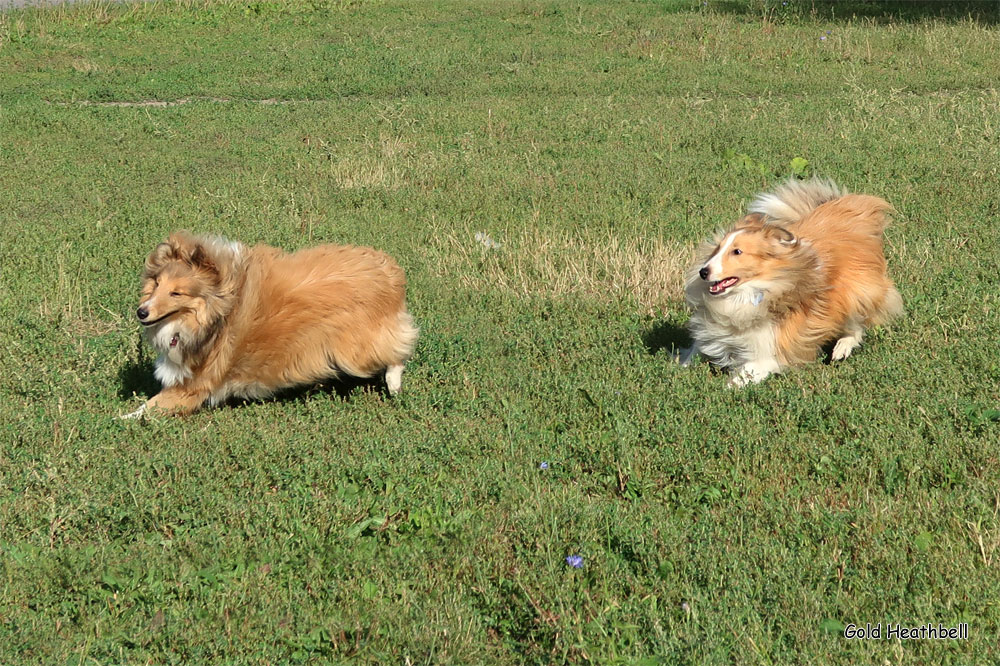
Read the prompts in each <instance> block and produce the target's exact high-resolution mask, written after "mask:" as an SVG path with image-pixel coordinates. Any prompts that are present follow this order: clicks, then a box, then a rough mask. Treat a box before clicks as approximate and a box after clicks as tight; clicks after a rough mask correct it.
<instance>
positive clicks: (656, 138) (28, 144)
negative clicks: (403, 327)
mask: <svg viewBox="0 0 1000 666" xmlns="http://www.w3.org/2000/svg"><path fill="white" fill-rule="evenodd" d="M996 14H997V10H996V5H995V3H993V4H991V3H981V4H978V3H968V4H966V5H960V6H959V8H958V9H955V8H954V6H953V5H948V6H947V7H943V6H942V5H940V4H935V3H930V4H922V5H912V4H902V5H901V4H898V3H897V4H894V3H876V2H853V3H846V4H839V5H837V4H834V5H831V4H824V3H806V2H801V1H800V0H790V1H789V3H788V5H783V4H782V3H780V2H768V1H764V0H754V1H753V2H748V3H746V4H739V3H722V2H715V0H710V1H709V2H708V4H707V5H703V4H702V3H700V2H667V1H664V2H630V3H605V2H589V1H585V2H576V3H557V2H534V1H530V0H525V1H524V2H509V3H507V2H505V3H447V2H413V3H411V2H405V3H402V2H377V1H374V2H323V1H317V2H313V3H294V4H293V3H285V2H243V3H239V2H209V3H202V2H193V1H190V2H177V3H168V2H163V3H153V4H142V5H125V6H118V5H113V4H86V5H81V6H75V7H59V8H52V9H47V10H26V11H12V12H7V13H4V14H0V342H2V346H3V350H4V354H2V355H0V553H2V557H0V662H2V663H15V662H16V663H45V664H54V663H57V664H63V663H73V664H88V663H100V664H113V663H114V664H118V663H208V662H211V663H260V664H264V663H330V662H341V661H347V660H349V659H351V660H355V661H359V662H362V663H402V664H418V663H435V664H437V663H454V664H471V663H499V664H522V663H537V664H542V663H546V664H547V663H565V662H569V663H582V662H594V663H602V664H606V663H623V664H632V663H637V664H653V663H670V664H672V663H718V664H730V663H741V664H742V663H746V664H758V663H761V664H783V663H844V664H847V663H892V664H897V663H905V664H922V663H952V664H966V663H976V662H978V663H995V662H996V661H997V660H998V659H1000V651H998V645H997V640H996V637H997V635H998V632H1000V607H998V601H997V600H998V599H1000V577H998V576H997V567H998V566H1000V518H998V513H1000V459H998V441H1000V423H997V422H996V421H995V420H991V417H992V416H995V413H993V412H991V411H990V410H995V409H996V408H997V407H998V405H1000V358H998V355H997V340H998V339H1000V296H998V292H997V275H998V273H1000V252H998V251H997V241H996V226H997V219H998V201H1000V178H998V171H997V170H998V164H1000V136H998V127H1000V122H998V119H1000V93H998V90H997V87H996V81H997V79H996V62H997V61H998V58H1000V35H998V32H997V28H996V20H997V16H996ZM828 31H829V32H828ZM823 37H825V38H826V39H823ZM121 102H128V103H131V104H128V105H121V104H117V103H121ZM154 102H156V103H159V102H175V104H172V105H166V106H165V105H162V104H152V103H154ZM136 103H142V104H136ZM796 158H803V159H805V160H807V161H808V166H807V167H805V170H804V171H805V173H809V174H813V173H815V174H820V175H826V176H832V177H834V178H836V179H837V180H838V181H840V182H841V183H842V184H844V185H845V186H847V187H848V188H850V189H851V190H854V191H860V192H865V193H871V194H876V195H879V196H882V197H884V198H886V199H887V200H888V201H890V202H891V203H893V204H894V205H895V207H896V209H897V214H896V223H895V224H894V226H893V227H891V228H890V230H889V231H888V241H887V254H888V257H889V265H890V273H891V275H892V277H893V278H894V279H895V280H896V282H897V284H898V286H899V289H900V291H901V293H902V294H903V298H904V301H905V304H906V315H905V316H904V317H903V318H902V319H901V320H900V321H898V322H897V323H895V324H894V325H892V326H891V327H888V328H885V329H881V330H877V331H874V332H873V333H872V334H871V335H870V336H869V337H868V338H867V339H866V344H865V345H864V346H863V347H862V348H861V349H860V350H859V351H858V352H857V353H856V354H855V356H853V357H851V358H850V359H849V360H848V361H847V362H845V363H843V364H838V365H828V364H824V363H817V364H814V365H811V366H808V367H806V368H803V369H799V370H795V371H792V372H788V373H787V374H785V375H783V376H779V377H775V378H773V379H770V380H768V381H767V382H766V383H764V384H762V385H760V386H754V387H750V388H748V389H746V390H743V391H733V390H729V389H727V388H726V386H725V383H726V380H725V377H723V376H720V375H719V374H717V373H715V372H713V371H712V369H711V368H710V367H709V366H707V365H705V364H702V365H698V366H696V367H693V368H690V369H682V368H680V367H678V366H677V365H675V364H674V363H673V362H672V361H671V356H670V349H671V346H672V345H674V344H677V343H683V342H684V341H685V338H686V335H685V333H684V324H685V322H686V320H687V313H686V311H685V307H684V305H683V303H682V301H681V299H680V295H679V289H678V287H679V283H680V272H681V271H682V270H683V268H684V266H685V265H686V263H687V262H688V261H689V260H690V258H691V256H692V248H693V247H694V245H695V244H696V243H697V242H698V241H699V240H701V239H703V238H704V237H706V236H708V235H709V234H710V233H711V231H712V230H713V229H715V228H716V227H719V226H723V225H726V224H728V223H730V222H731V221H732V220H734V219H735V217H736V216H737V215H738V214H739V212H740V211H741V210H742V207H743V206H745V204H746V202H747V200H748V199H749V198H750V197H751V196H752V195H753V194H754V193H755V192H756V191H758V190H760V189H761V188H764V187H767V186H770V185H771V184H773V183H774V182H775V181H777V180H778V179H780V178H782V177H785V176H786V175H788V173H789V172H790V170H791V166H790V165H791V164H792V160H794V159H796ZM796 164H797V165H799V166H801V162H797V163H796ZM179 227H184V228H188V229H192V230H195V231H213V232H218V233H222V234H224V235H228V236H231V237H233V238H238V239H241V240H243V241H245V242H249V243H256V242H264V243H270V244H273V245H278V246H281V247H284V248H287V249H294V248H299V247H303V246H307V245H310V244H315V243H319V242H339V243H356V244H370V245H375V246H378V247H380V248H383V249H385V250H386V251H388V252H390V253H392V254H393V255H394V256H395V257H397V258H398V260H399V262H400V264H401V265H402V266H403V267H404V268H405V269H406V271H407V274H408V278H409V302H410V306H411V311H412V312H413V314H414V315H415V317H416V318H417V320H418V322H419V324H420V326H421V329H422V335H421V339H420V342H419V343H418V348H417V352H416V356H415V358H414V359H413V362H412V363H411V364H410V366H409V368H408V371H407V373H406V374H405V375H404V393H403V394H402V395H401V396H400V397H399V398H397V399H392V400H390V399H387V398H384V397H383V396H382V394H381V393H379V392H378V391H375V390H370V389H365V388H363V387H362V388H357V389H354V390H353V391H351V392H350V393H349V395H348V396H346V397H342V396H340V395H338V393H336V392H332V391H328V390H318V389H310V390H306V391H301V392H294V393H291V394H290V395H287V396H284V397H282V398H281V399H279V400H272V401H266V402H257V403H249V404H237V405H231V406H226V407H223V408H220V409H213V410H206V411H204V412H200V413H198V414H196V415H194V416H191V417H189V418H184V419H160V420H155V421H150V422H140V423H135V422H126V421H120V420H117V419H116V416H117V415H118V414H120V413H124V412H126V411H131V410H132V409H134V408H135V407H136V406H137V405H138V403H139V402H140V400H141V399H142V398H143V397H146V396H148V395H149V394H150V393H151V392H153V391H155V390H156V389H157V386H156V383H155V380H153V379H152V373H151V360H152V354H151V353H150V351H149V350H148V349H146V348H144V347H143V345H142V344H141V341H140V339H139V332H138V326H137V325H136V323H135V322H134V320H133V318H132V315H131V313H132V311H133V309H134V308H135V306H136V299H137V296H138V273H139V271H140V268H141V265H142V261H143V258H144V257H145V255H146V253H147V252H148V251H149V250H150V248H151V247H153V245H154V244H155V243H156V242H158V241H159V240H161V239H162V238H163V237H164V236H165V235H166V234H167V233H168V232H169V231H170V230H172V229H175V228H179ZM479 231H482V232H486V233H488V234H489V235H490V236H491V237H492V238H494V239H495V240H496V241H498V242H499V243H501V245H502V246H501V247H500V248H499V249H494V250H488V249H486V248H484V247H483V246H481V245H480V244H478V243H477V242H476V240H475V238H474V236H475V234H476V232H479ZM543 461H544V462H547V463H548V469H545V470H543V469H540V468H539V465H540V463H542V462H543ZM571 554H581V555H582V556H583V557H584V566H583V568H581V569H572V568H570V567H569V566H567V564H566V563H565V557H566V556H567V555H571ZM852 622H854V623H861V624H864V623H866V622H873V623H875V622H883V623H885V622H901V623H904V624H907V625H917V624H922V623H928V622H933V623H938V622H941V623H944V624H945V625H951V624H955V623H958V622H968V624H969V634H970V638H969V640H968V641H961V642H959V641H907V642H902V643H900V642H897V641H886V640H883V641H868V642H860V641H847V640H845V639H844V638H843V637H842V636H841V635H840V633H839V632H840V631H842V627H843V625H845V624H847V623H852Z"/></svg>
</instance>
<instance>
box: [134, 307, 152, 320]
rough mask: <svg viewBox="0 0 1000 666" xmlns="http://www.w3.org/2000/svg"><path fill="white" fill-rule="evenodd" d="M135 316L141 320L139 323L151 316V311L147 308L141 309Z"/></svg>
mask: <svg viewBox="0 0 1000 666" xmlns="http://www.w3.org/2000/svg"><path fill="white" fill-rule="evenodd" d="M135 316H136V317H138V318H139V321H142V320H143V319H145V318H146V317H148V316H149V310H147V309H146V308H139V309H138V310H136V311H135Z"/></svg>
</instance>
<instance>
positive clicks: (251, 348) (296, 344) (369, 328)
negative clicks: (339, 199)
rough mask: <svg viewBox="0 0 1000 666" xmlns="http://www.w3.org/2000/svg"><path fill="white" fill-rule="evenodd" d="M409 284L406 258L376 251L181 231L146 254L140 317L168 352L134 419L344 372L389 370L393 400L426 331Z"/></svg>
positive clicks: (261, 394) (387, 377)
mask: <svg viewBox="0 0 1000 666" xmlns="http://www.w3.org/2000/svg"><path fill="white" fill-rule="evenodd" d="M405 285H406V280H405V278H404V276H403V271H402V269H400V267H399V266H398V265H397V264H396V262H395V261H393V260H392V258H390V257H389V256H387V255H385V254H382V253H381V252H378V251H377V250H373V249H371V248H365V247H352V246H338V245H322V246H320V247H314V248H310V249H306V250H301V251H299V252H296V253H294V254H286V253H284V252H282V251H281V250H278V249H276V248H273V247H268V246H266V245H257V246H256V247H246V246H245V245H243V244H241V243H236V242H231V241H228V240H226V239H223V238H219V237H217V236H193V235H191V234H188V233H187V232H183V231H182V232H176V233H173V234H171V235H170V237H169V238H168V239H167V241H166V242H165V243H161V244H159V245H157V246H156V248H155V249H154V250H153V252H152V253H151V254H150V255H149V257H148V258H147V259H146V266H145V270H144V271H143V273H142V297H141V298H142V300H141V303H140V304H139V308H138V310H136V317H137V318H138V319H139V323H140V324H142V326H143V329H144V331H145V334H146V338H147V339H148V340H149V342H150V344H151V345H152V346H153V347H154V348H155V349H156V350H157V351H158V352H160V357H159V358H158V359H157V360H156V370H155V375H156V378H157V379H158V380H159V381H160V383H161V384H162V385H163V390H162V391H160V393H158V394H157V395H155V396H154V397H153V398H151V399H150V400H149V401H147V402H146V403H145V404H144V405H143V406H142V407H140V408H139V410H138V411H136V412H134V413H132V414H129V416H131V417H138V416H141V415H142V414H143V413H144V412H146V411H149V410H154V409H155V410H162V411H165V412H169V413H174V414H185V413H189V412H192V411H194V410H196V409H198V408H199V407H200V406H201V405H203V404H205V403H206V402H207V403H209V404H213V405H214V404H218V403H220V402H223V401H225V400H226V399H227V398H230V397H237V398H263V397H267V396H269V395H271V394H273V393H275V392H276V391H279V390H281V389H285V388H290V387H294V386H299V385H303V384H310V383H314V382H318V381H322V380H324V379H328V378H331V377H335V376H337V375H338V374H340V373H341V372H343V373H346V374H348V375H353V376H355V377H371V376H373V375H375V374H376V373H381V372H384V373H385V383H386V387H387V388H388V390H389V393H390V394H395V393H397V392H398V391H399V389H400V384H401V378H402V374H403V365H404V364H405V363H406V361H407V360H408V359H409V358H410V355H411V354H412V352H413V346H414V344H415V343H416V340H417V332H418V331H417V329H416V327H415V326H414V325H413V319H412V318H411V317H410V315H409V313H408V312H407V311H406V303H405V296H406V294H405Z"/></svg>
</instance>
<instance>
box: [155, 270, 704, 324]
mask: <svg viewBox="0 0 1000 666" xmlns="http://www.w3.org/2000/svg"><path fill="white" fill-rule="evenodd" d="M698 275H700V276H701V279H702V280H707V279H708V266H705V267H704V268H702V269H701V270H700V271H698ZM139 319H142V317H139Z"/></svg>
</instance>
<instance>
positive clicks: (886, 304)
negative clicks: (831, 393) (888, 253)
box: [680, 179, 903, 386]
mask: <svg viewBox="0 0 1000 666" xmlns="http://www.w3.org/2000/svg"><path fill="white" fill-rule="evenodd" d="M890 208H891V207H890V206H889V204H888V203H886V202H885V201H883V200H882V199H879V198H877V197H873V196H865V195H858V194H847V193H845V192H844V191H842V190H841V189H840V188H839V187H838V186H837V185H836V184H835V183H833V182H832V181H829V180H820V179H813V180H810V181H804V182H803V181H797V180H794V179H792V180H789V181H787V182H785V183H784V184H782V185H780V186H779V187H777V188H776V189H775V190H774V191H773V192H770V193H764V194H761V195H759V196H758V197H757V199H756V200H754V202H753V203H752V204H750V208H749V213H748V214H747V215H746V216H745V217H743V219H741V220H740V221H739V222H737V223H736V225H735V226H734V227H733V228H732V229H730V230H729V231H727V232H725V233H723V234H719V235H718V236H717V237H716V238H715V240H713V241H712V242H711V243H708V244H706V245H705V246H704V248H703V253H702V255H701V258H700V259H699V260H698V261H697V263H695V265H694V266H693V267H692V268H691V272H690V274H689V275H688V277H687V284H686V295H687V301H688V304H689V305H690V306H691V309H692V311H693V314H692V315H691V321H690V324H689V327H690V331H691V337H692V338H693V339H694V345H693V346H692V347H691V348H690V349H687V350H685V351H684V352H683V353H682V355H681V358H680V361H681V363H683V364H684V365H687V364H688V363H690V361H691V359H692V357H693V356H694V355H695V354H697V353H701V354H703V355H705V356H706V357H708V358H709V360H711V361H712V362H713V363H715V364H716V365H718V366H721V367H723V368H728V369H730V370H731V372H732V380H731V381H732V383H733V384H734V385H736V386H744V385H746V384H748V383H752V382H759V381H761V380H763V379H764V378H766V377H767V376H768V375H770V374H772V373H776V372H781V371H782V370H783V369H784V368H786V367H788V366H792V365H798V364H801V363H806V362H808V361H811V360H813V359H815V358H816V355H817V353H818V352H819V350H820V348H821V347H822V346H823V345H824V344H826V343H827V342H830V341H832V340H836V344H835V345H834V347H833V360H835V361H839V360H842V359H845V358H847V357H848V356H850V355H851V352H852V351H853V350H854V349H855V348H856V347H857V346H858V345H859V344H860V343H861V338H862V336H863V335H864V331H865V328H867V327H869V326H873V325H876V324H881V323H884V322H886V321H888V320H890V319H892V318H893V317H895V316H897V315H899V314H900V313H901V312H902V309H903V301H902V299H901V298H900V296H899V292H898V291H896V288H895V287H894V286H893V283H892V280H890V279H889V278H888V276H887V275H886V262H885V255H884V254H883V250H882V232H883V230H884V229H885V227H886V225H887V224H888V220H887V217H886V213H887V212H888V211H889V210H890Z"/></svg>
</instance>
